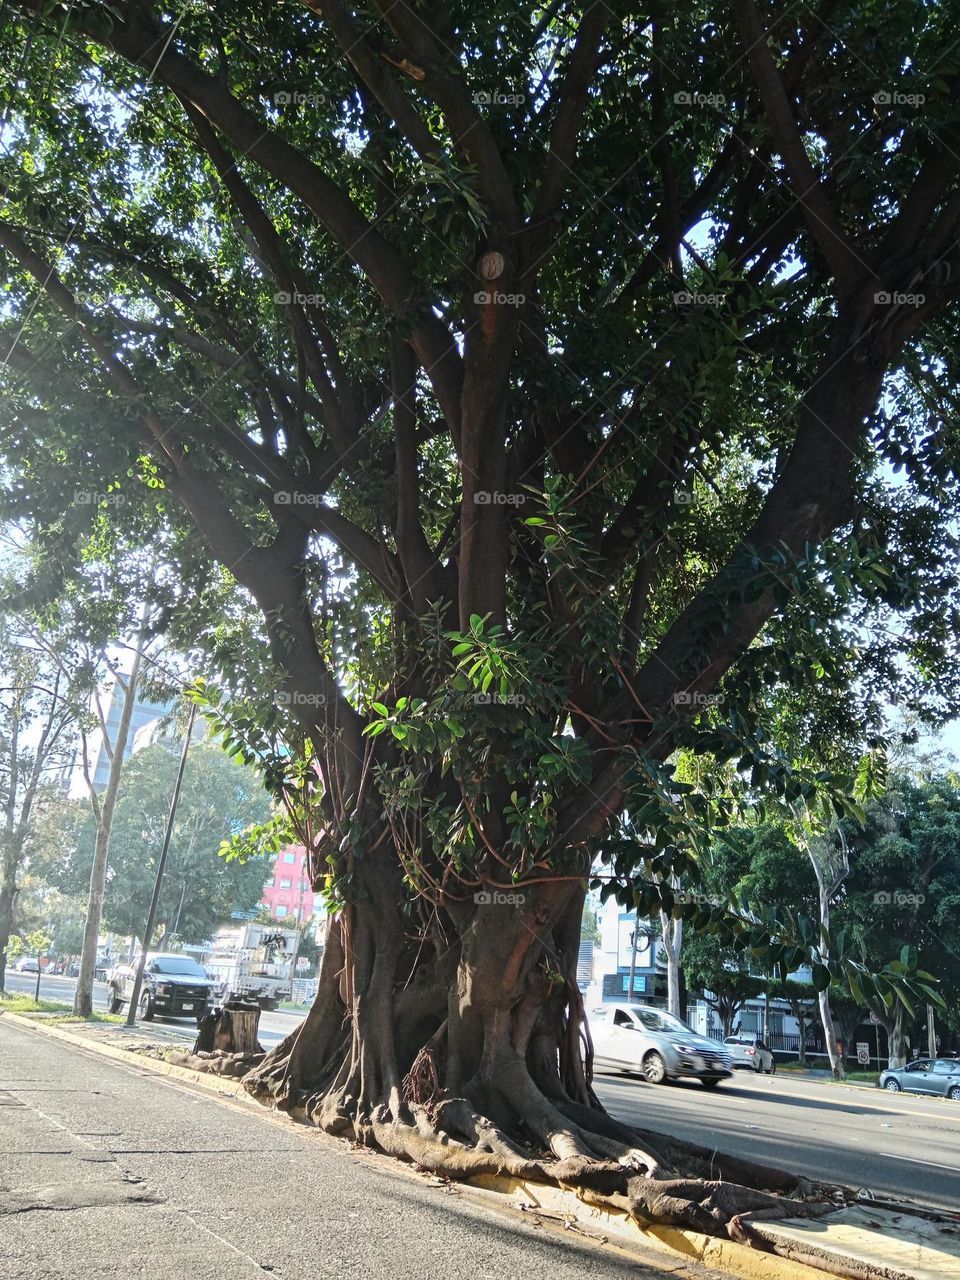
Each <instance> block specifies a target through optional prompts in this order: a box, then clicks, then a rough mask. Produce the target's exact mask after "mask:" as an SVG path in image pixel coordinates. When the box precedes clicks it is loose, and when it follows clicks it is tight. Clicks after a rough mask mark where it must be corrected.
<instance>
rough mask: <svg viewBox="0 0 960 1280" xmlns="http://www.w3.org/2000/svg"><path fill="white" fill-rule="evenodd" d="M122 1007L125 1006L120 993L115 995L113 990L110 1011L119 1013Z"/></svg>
mask: <svg viewBox="0 0 960 1280" xmlns="http://www.w3.org/2000/svg"><path fill="white" fill-rule="evenodd" d="M122 1008H123V1001H122V1000H121V999H120V997H119V996H118V995H115V994H114V993H113V992H112V991H111V992H110V1012H111V1013H119V1012H120V1010H121V1009H122Z"/></svg>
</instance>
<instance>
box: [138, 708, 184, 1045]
mask: <svg viewBox="0 0 960 1280" xmlns="http://www.w3.org/2000/svg"><path fill="white" fill-rule="evenodd" d="M196 717H197V704H196V703H195V702H194V703H191V705H190V715H189V717H188V719H187V732H186V736H185V737H184V739H183V750H182V751H181V753H180V767H179V768H178V769H177V781H176V783H175V784H174V787H173V795H172V796H171V798H170V812H169V814H168V815H167V829H166V831H165V832H164V833H163V847H162V848H161V850H160V861H159V862H158V863H157V878H156V880H155V881H154V885H153V897H152V898H151V899H150V912H149V914H148V916H147V927H146V929H145V930H144V934H143V946H142V947H141V948H140V962H139V964H138V965H137V976H136V978H135V980H134V983H133V991H132V992H131V994H130V1007H129V1008H128V1009H127V1026H128V1027H132V1026H134V1025H135V1023H136V1021H137V1004H138V1003H139V1000H140V988H141V987H142V986H143V970H144V967H145V966H146V963H147V951H148V949H149V947H150V939H151V938H152V937H153V927H154V925H155V924H156V920H157V905H158V903H159V901H160V886H161V884H162V882H163V869H164V867H165V866H166V865H167V850H168V849H169V848H170V837H171V836H172V835H173V823H174V820H175V818H176V816H177V805H178V804H179V803H180V788H181V786H182V785H183V773H184V770H185V769H186V767H187V752H188V751H189V750H190V738H191V736H192V735H193V722H194V720H195V719H196Z"/></svg>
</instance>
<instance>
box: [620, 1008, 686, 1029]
mask: <svg viewBox="0 0 960 1280" xmlns="http://www.w3.org/2000/svg"><path fill="white" fill-rule="evenodd" d="M631 1013H632V1014H633V1016H634V1017H635V1018H639V1019H640V1021H641V1022H642V1023H643V1025H644V1026H645V1027H646V1028H647V1030H648V1031H671V1032H673V1033H674V1034H676V1033H677V1032H683V1033H684V1034H685V1035H691V1034H692V1033H691V1031H690V1028H689V1027H688V1026H687V1024H686V1023H685V1022H682V1021H681V1020H680V1019H679V1018H675V1017H674V1015H673V1014H672V1013H666V1012H665V1011H664V1010H654V1009H631Z"/></svg>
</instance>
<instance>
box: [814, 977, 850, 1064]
mask: <svg viewBox="0 0 960 1280" xmlns="http://www.w3.org/2000/svg"><path fill="white" fill-rule="evenodd" d="M817 1005H818V1006H819V1009H820V1021H821V1022H822V1023H823V1036H824V1040H825V1041H826V1045H827V1055H828V1057H829V1059H830V1070H831V1071H832V1072H833V1078H834V1080H844V1079H846V1074H847V1073H846V1068H845V1067H844V1065H843V1054H842V1053H841V1052H840V1043H839V1041H838V1039H837V1029H836V1026H835V1025H834V1021H833V1013H832V1011H831V1009H830V992H829V991H821V992H819V993H818V995H817Z"/></svg>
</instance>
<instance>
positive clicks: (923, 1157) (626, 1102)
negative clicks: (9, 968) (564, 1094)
mask: <svg viewBox="0 0 960 1280" xmlns="http://www.w3.org/2000/svg"><path fill="white" fill-rule="evenodd" d="M35 983H36V974H8V975H7V989H8V990H9V991H27V992H30V993H31V994H32V992H33V989H34V984H35ZM75 985H76V983H75V980H74V979H72V978H54V977H49V978H48V977H46V976H44V977H43V978H42V979H41V995H42V996H45V997H47V998H49V999H60V1000H71V999H72V998H73V990H74V987H75ZM106 999H107V997H106V987H105V986H104V985H103V984H102V983H98V984H96V988H95V991H94V1002H95V1004H96V1005H97V1007H98V1008H106ZM302 1017H303V1015H302V1014H296V1013H285V1012H281V1011H277V1012H275V1013H264V1014H262V1015H261V1017H260V1042H261V1044H263V1046H264V1048H270V1047H271V1046H272V1045H274V1044H276V1043H277V1042H278V1041H279V1040H281V1039H283V1038H284V1036H287V1035H289V1033H290V1032H291V1031H292V1030H293V1028H294V1027H295V1026H296V1024H297V1022H299V1021H300V1020H301V1018H302ZM149 1025H150V1028H151V1031H152V1032H155V1033H156V1034H157V1036H158V1038H162V1039H168V1038H174V1037H176V1038H177V1039H178V1040H183V1041H190V1042H191V1043H192V1042H193V1040H194V1039H195V1037H196V1027H195V1026H194V1024H193V1022H191V1021H189V1020H179V1021H177V1020H174V1019H166V1018H158V1019H156V1020H154V1021H153V1022H152V1023H150V1024H149ZM596 1083H597V1092H598V1094H599V1096H600V1097H601V1099H602V1100H603V1101H604V1103H605V1104H606V1105H607V1106H608V1108H609V1109H610V1111H611V1112H612V1113H613V1114H614V1115H616V1116H619V1117H620V1118H622V1119H624V1120H628V1121H630V1122H631V1123H633V1124H636V1125H639V1126H640V1127H641V1128H645V1129H652V1130H654V1131H657V1132H661V1133H675V1134H677V1135H678V1136H679V1137H683V1138H687V1139H689V1140H690V1141H691V1142H696V1143H698V1144H699V1145H700V1146H706V1147H709V1146H716V1147H717V1148H719V1149H722V1150H724V1151H729V1152H731V1153H733V1154H734V1155H742V1156H745V1157H748V1158H749V1159H752V1160H758V1161H761V1162H763V1163H766V1164H772V1165H778V1166H781V1167H783V1168H787V1169H795V1170H797V1171H798V1172H800V1173H803V1174H806V1175H807V1176H809V1177H813V1178H824V1179H827V1180H833V1181H837V1182H843V1183H846V1184H848V1185H851V1186H855V1187H869V1188H870V1189H871V1190H872V1191H874V1192H875V1193H877V1194H883V1195H893V1196H901V1197H902V1196H906V1197H909V1198H911V1199H916V1200H921V1201H924V1202H925V1203H927V1204H934V1205H939V1206H942V1207H945V1208H949V1209H953V1210H956V1209H957V1207H958V1206H960V1103H956V1102H946V1101H943V1100H941V1099H937V1098H918V1097H911V1096H909V1095H906V1094H900V1095H892V1094H889V1093H881V1091H880V1090H878V1089H877V1090H872V1089H860V1088H853V1087H843V1086H838V1085H834V1084H828V1083H826V1082H820V1081H817V1080H811V1079H809V1078H807V1079H800V1080H798V1079H792V1078H790V1077H789V1076H787V1075H786V1074H784V1073H783V1072H780V1073H778V1074H777V1075H776V1076H773V1077H771V1076H754V1075H752V1074H751V1073H750V1072H746V1071H739V1072H737V1073H736V1074H735V1075H734V1077H733V1079H732V1080H727V1081H724V1083H723V1084H721V1085H720V1087H719V1088H718V1089H716V1090H713V1091H708V1090H706V1089H704V1088H703V1087H702V1086H701V1085H698V1084H686V1083H684V1084H676V1085H650V1084H647V1083H646V1082H645V1081H644V1080H642V1079H639V1078H638V1077H634V1076H622V1075H621V1076H618V1075H602V1076H599V1077H598V1078H597V1082H596Z"/></svg>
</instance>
